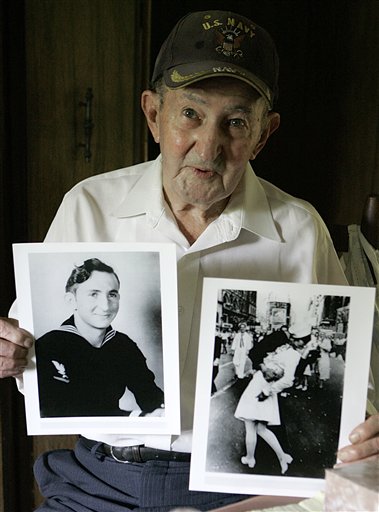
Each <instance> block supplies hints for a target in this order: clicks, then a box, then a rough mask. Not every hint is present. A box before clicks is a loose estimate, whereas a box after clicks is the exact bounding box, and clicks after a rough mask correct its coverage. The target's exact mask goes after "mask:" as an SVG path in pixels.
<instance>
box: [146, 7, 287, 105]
mask: <svg viewBox="0 0 379 512" xmlns="http://www.w3.org/2000/svg"><path fill="white" fill-rule="evenodd" d="M217 76H232V77H234V78H237V79H239V80H242V81H244V82H246V83H248V84H249V85H251V86H252V87H253V88H254V89H255V90H256V91H257V92H258V93H259V94H260V95H261V96H263V97H264V98H265V99H266V100H267V102H268V104H269V106H270V108H271V109H272V108H273V106H274V102H275V100H276V98H277V95H278V76H279V59H278V54H277V51H276V48H275V43H274V41H273V40H272V38H271V36H270V35H269V33H268V32H267V31H266V30H265V29H263V28H262V27H260V26H259V25H257V24H256V23H254V22H253V21H251V20H249V19H248V18H246V17H244V16H241V15H239V14H235V13H233V12H230V11H215V10H211V11H200V12H193V13H189V14H187V15H186V16H184V17H183V18H181V19H180V20H179V21H178V23H177V24H176V25H175V27H174V28H173V29H172V31H171V32H170V34H169V36H168V38H167V39H166V41H165V42H164V43H163V45H162V47H161V49H160V52H159V54H158V57H157V59H156V62H155V67H154V71H153V76H152V84H155V83H156V81H157V80H158V79H160V78H163V80H164V83H165V84H166V86H167V87H169V88H172V89H177V88H180V87H185V86H187V85H190V84H193V83H195V82H198V81H200V80H204V79H205V78H211V77H217Z"/></svg>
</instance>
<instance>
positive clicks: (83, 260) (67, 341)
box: [14, 243, 179, 434]
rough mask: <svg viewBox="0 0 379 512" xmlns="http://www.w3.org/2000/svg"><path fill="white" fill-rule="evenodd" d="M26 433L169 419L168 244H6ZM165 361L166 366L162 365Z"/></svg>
mask: <svg viewBox="0 0 379 512" xmlns="http://www.w3.org/2000/svg"><path fill="white" fill-rule="evenodd" d="M14 258H15V274H16V286H17V294H18V300H19V304H20V305H19V307H20V322H21V325H23V326H24V327H25V328H26V329H28V330H29V331H31V332H32V333H33V334H34V336H35V339H36V342H35V350H34V354H33V356H32V357H31V360H30V364H29V368H28V369H27V371H26V372H25V402H26V413H27V426H28V433H30V434H37V433H40V434H42V433H76V432H78V429H79V428H86V429H88V430H89V431H91V430H96V431H97V432H99V431H102V430H103V429H104V430H105V431H106V432H109V431H112V430H115V431H117V432H120V431H121V432H127V433H128V432H139V433H140V432H148V433H157V434H162V433H165V434H168V433H174V432H177V430H178V429H179V418H178V412H177V411H179V397H178V396H177V395H178V393H175V391H174V390H176V389H178V387H179V386H178V382H179V380H178V357H177V356H178V353H177V347H178V340H177V325H176V320H175V319H176V316H177V314H176V313H177V305H176V300H175V297H176V279H175V275H174V273H173V272H172V268H175V251H174V250H173V248H172V246H171V245H170V244H168V245H167V244H165V245H164V246H163V244H160V245H158V246H154V245H153V244H85V243H80V244H64V245H63V244H15V245H14ZM168 369H170V371H168Z"/></svg>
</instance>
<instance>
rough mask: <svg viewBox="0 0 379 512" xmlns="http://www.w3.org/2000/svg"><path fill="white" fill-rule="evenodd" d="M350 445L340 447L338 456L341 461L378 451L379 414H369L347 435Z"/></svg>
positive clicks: (368, 455) (363, 456)
mask: <svg viewBox="0 0 379 512" xmlns="http://www.w3.org/2000/svg"><path fill="white" fill-rule="evenodd" d="M349 438H350V441H351V443H352V444H351V445H349V446H345V447H344V448H341V449H340V450H339V452H338V454H337V455H338V458H339V459H340V460H341V461H342V462H353V461H355V460H359V459H366V458H367V457H371V456H372V455H377V454H378V453H379V414H375V415H373V416H370V418H368V419H367V420H366V421H364V422H363V423H361V424H360V425H358V427H356V428H355V429H354V430H353V431H352V432H351V434H350V436H349Z"/></svg>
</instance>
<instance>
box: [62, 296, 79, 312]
mask: <svg viewBox="0 0 379 512" xmlns="http://www.w3.org/2000/svg"><path fill="white" fill-rule="evenodd" d="M64 300H65V303H66V304H68V305H69V306H70V307H71V309H72V311H76V310H77V307H76V297H75V294H74V293H73V292H66V293H65V296H64Z"/></svg>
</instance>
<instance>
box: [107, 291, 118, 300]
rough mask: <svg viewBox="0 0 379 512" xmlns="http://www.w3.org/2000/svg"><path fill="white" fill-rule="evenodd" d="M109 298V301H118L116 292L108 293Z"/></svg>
mask: <svg viewBox="0 0 379 512" xmlns="http://www.w3.org/2000/svg"><path fill="white" fill-rule="evenodd" d="M109 297H110V298H111V299H118V297H119V295H118V293H117V292H112V293H110V294H109Z"/></svg>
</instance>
